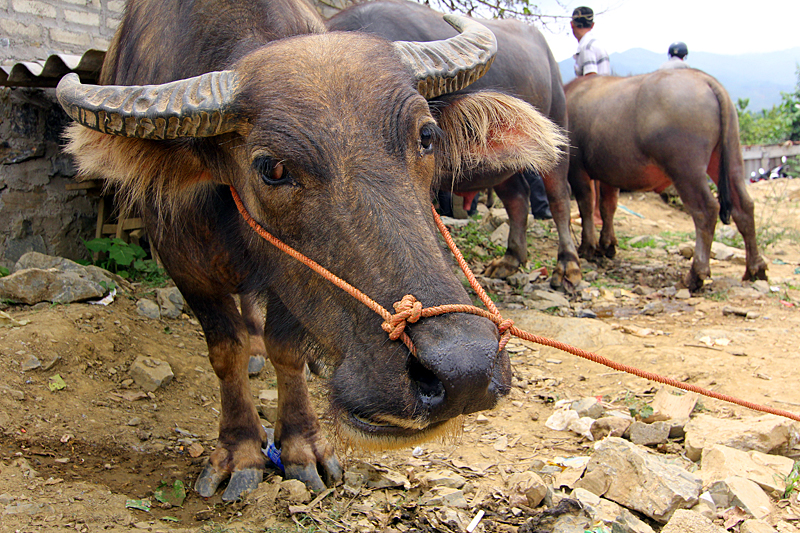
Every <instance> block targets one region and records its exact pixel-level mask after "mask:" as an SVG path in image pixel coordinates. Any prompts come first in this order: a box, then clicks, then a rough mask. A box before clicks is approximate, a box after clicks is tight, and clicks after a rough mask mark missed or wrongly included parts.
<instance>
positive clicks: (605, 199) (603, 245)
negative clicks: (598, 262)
mask: <svg viewBox="0 0 800 533" xmlns="http://www.w3.org/2000/svg"><path fill="white" fill-rule="evenodd" d="M595 185H596V186H599V187H600V216H601V218H602V219H603V229H602V230H600V245H599V251H600V253H601V254H603V255H605V256H606V257H608V258H609V259H613V258H614V256H615V255H617V236H616V235H615V234H614V213H616V211H617V202H618V201H619V189H617V188H616V187H612V186H611V185H607V184H605V183H601V182H599V181H598V182H596V183H595Z"/></svg>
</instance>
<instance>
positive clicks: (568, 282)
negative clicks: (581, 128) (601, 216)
mask: <svg viewBox="0 0 800 533" xmlns="http://www.w3.org/2000/svg"><path fill="white" fill-rule="evenodd" d="M568 166H569V158H567V157H565V158H563V159H562V160H561V162H560V163H559V164H558V166H557V167H556V168H555V169H554V170H552V171H551V172H549V173H548V174H545V175H544V176H543V180H544V189H545V191H546V192H547V200H548V202H549V203H550V213H551V214H552V215H553V222H554V223H555V225H556V232H557V233H558V257H557V260H556V267H555V269H554V270H553V275H552V276H551V277H550V286H551V287H553V288H556V289H557V288H563V289H564V290H566V291H567V292H568V293H572V292H573V291H574V290H575V288H576V287H577V286H578V284H579V283H580V282H581V262H580V259H578V250H577V249H576V248H575V241H573V240H572V231H571V230H570V226H569V183H568V182H567V167H568Z"/></svg>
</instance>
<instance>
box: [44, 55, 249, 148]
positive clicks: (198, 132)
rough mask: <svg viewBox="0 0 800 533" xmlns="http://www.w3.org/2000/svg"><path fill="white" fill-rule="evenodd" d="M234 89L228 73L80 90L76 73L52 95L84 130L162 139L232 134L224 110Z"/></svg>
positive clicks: (236, 82) (234, 82)
mask: <svg viewBox="0 0 800 533" xmlns="http://www.w3.org/2000/svg"><path fill="white" fill-rule="evenodd" d="M238 85H239V79H238V77H237V75H236V73H235V72H233V71H229V70H226V71H221V72H209V73H208V74H203V75H202V76H197V77H195V78H187V79H185V80H179V81H173V82H170V83H165V84H163V85H141V86H135V85H132V86H122V85H83V84H82V83H81V82H80V78H78V75H77V74H68V75H66V76H64V77H63V78H62V79H61V81H60V82H59V84H58V87H57V89H56V95H57V97H58V101H59V103H60V104H61V107H63V108H64V110H65V111H66V112H67V114H68V115H69V116H70V117H72V118H73V119H75V120H76V121H77V122H78V123H80V124H82V125H84V126H86V127H87V128H91V129H93V130H97V131H99V132H102V133H107V134H110V135H120V136H123V137H137V138H140V139H157V140H163V139H175V138H177V137H211V136H213V135H220V134H222V133H228V132H231V131H233V130H234V126H235V125H236V117H235V116H234V115H233V113H231V111H230V106H231V102H232V101H233V97H234V95H235V93H236V89H237V87H238Z"/></svg>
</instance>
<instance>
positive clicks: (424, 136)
mask: <svg viewBox="0 0 800 533" xmlns="http://www.w3.org/2000/svg"><path fill="white" fill-rule="evenodd" d="M433 137H434V130H433V128H432V127H431V126H429V125H426V126H422V129H420V130H419V144H420V146H422V152H423V153H424V154H430V153H432V152H433Z"/></svg>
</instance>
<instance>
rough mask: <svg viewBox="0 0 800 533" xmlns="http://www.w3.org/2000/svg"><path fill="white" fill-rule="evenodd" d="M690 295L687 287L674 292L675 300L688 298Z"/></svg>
mask: <svg viewBox="0 0 800 533" xmlns="http://www.w3.org/2000/svg"><path fill="white" fill-rule="evenodd" d="M691 297H692V293H691V292H689V289H678V292H676V293H675V299H677V300H688V299H689V298H691Z"/></svg>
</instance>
